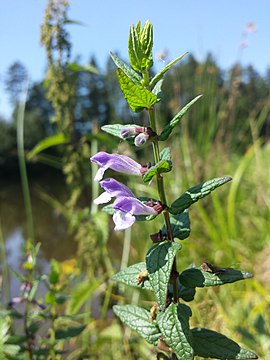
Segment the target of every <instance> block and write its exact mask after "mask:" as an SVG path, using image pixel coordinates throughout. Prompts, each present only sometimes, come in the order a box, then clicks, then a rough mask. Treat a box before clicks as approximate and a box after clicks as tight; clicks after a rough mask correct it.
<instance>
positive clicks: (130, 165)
mask: <svg viewBox="0 0 270 360" xmlns="http://www.w3.org/2000/svg"><path fill="white" fill-rule="evenodd" d="M90 160H91V161H93V162H95V163H96V164H97V165H98V166H100V168H99V169H98V171H97V173H96V176H95V179H94V180H95V181H100V180H101V179H102V178H103V175H104V172H105V171H106V170H107V169H109V168H110V169H112V170H114V171H118V172H121V173H125V174H132V175H137V176H139V175H142V174H143V173H144V172H145V168H144V167H143V166H141V165H140V164H139V163H137V162H136V161H134V160H132V159H131V158H129V157H128V156H125V155H118V154H108V153H106V152H104V151H100V152H98V153H97V154H95V155H94V156H92V157H91V158H90Z"/></svg>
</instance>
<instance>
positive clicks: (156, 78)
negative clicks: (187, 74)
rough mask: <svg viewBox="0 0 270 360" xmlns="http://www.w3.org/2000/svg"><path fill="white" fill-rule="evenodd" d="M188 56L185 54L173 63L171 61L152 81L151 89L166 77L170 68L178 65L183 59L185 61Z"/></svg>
mask: <svg viewBox="0 0 270 360" xmlns="http://www.w3.org/2000/svg"><path fill="white" fill-rule="evenodd" d="M186 54H187V52H186V53H184V54H182V55H180V56H178V57H177V58H176V59H174V60H173V61H171V62H170V63H169V64H167V65H166V66H165V67H164V68H163V69H162V70H161V71H160V72H159V73H157V74H156V75H155V76H154V77H153V78H152V79H151V81H150V87H152V86H154V85H155V84H156V83H157V82H158V81H159V80H160V79H162V78H163V76H164V75H165V73H166V72H167V71H168V70H170V68H171V67H172V66H173V65H174V64H176V63H177V62H178V61H180V60H181V59H183V57H184V56H185V55H186Z"/></svg>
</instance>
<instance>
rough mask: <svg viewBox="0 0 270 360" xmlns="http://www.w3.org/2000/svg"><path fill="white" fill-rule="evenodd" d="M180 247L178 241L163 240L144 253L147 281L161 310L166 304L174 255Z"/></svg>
mask: <svg viewBox="0 0 270 360" xmlns="http://www.w3.org/2000/svg"><path fill="white" fill-rule="evenodd" d="M181 247H182V246H181V244H179V243H176V242H169V241H164V242H162V243H159V244H157V245H155V246H153V247H152V248H151V249H150V250H149V251H148V253H147V255H146V267H147V270H148V277H149V282H150V284H151V286H152V288H153V291H154V292H155V295H156V298H157V303H158V306H159V307H160V308H161V310H163V309H164V308H165V305H166V299H167V290H168V284H169V280H170V275H171V270H172V265H173V261H174V257H175V255H176V253H177V252H178V251H179V250H180V249H181Z"/></svg>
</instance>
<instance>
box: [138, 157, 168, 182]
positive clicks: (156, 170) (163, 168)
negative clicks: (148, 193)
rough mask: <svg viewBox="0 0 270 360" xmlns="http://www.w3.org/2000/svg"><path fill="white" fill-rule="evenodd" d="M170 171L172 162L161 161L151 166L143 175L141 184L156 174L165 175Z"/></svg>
mask: <svg viewBox="0 0 270 360" xmlns="http://www.w3.org/2000/svg"><path fill="white" fill-rule="evenodd" d="M171 170H172V162H171V161H170V160H161V161H159V162H158V163H157V164H155V165H153V166H151V167H150V169H148V170H147V171H146V173H145V174H144V175H143V182H144V183H147V182H149V181H150V180H152V178H153V177H154V176H155V175H157V174H162V173H166V172H169V171H171Z"/></svg>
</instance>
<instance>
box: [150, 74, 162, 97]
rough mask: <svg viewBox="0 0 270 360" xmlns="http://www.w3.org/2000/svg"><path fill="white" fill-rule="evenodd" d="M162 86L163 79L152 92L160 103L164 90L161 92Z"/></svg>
mask: <svg viewBox="0 0 270 360" xmlns="http://www.w3.org/2000/svg"><path fill="white" fill-rule="evenodd" d="M162 84H163V79H161V80H159V81H158V82H157V83H156V85H155V86H154V88H153V90H152V93H153V94H155V95H156V96H157V101H160V100H161V97H162V90H161V87H162Z"/></svg>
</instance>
